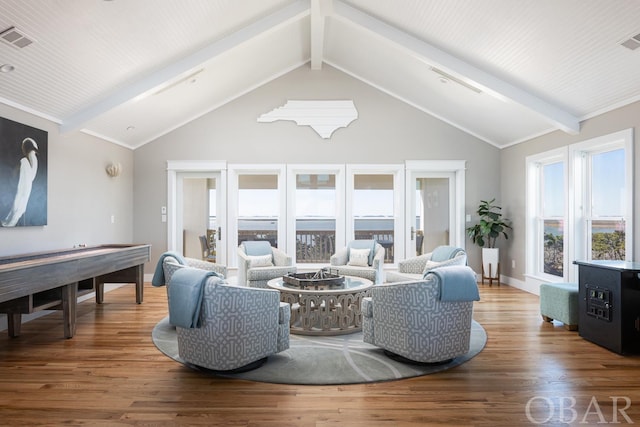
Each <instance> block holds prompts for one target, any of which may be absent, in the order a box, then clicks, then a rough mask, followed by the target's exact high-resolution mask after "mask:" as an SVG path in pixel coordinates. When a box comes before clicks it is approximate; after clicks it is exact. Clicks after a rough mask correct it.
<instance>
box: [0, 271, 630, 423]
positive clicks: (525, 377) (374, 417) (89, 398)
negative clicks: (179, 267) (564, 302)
mask: <svg viewBox="0 0 640 427" xmlns="http://www.w3.org/2000/svg"><path fill="white" fill-rule="evenodd" d="M145 287H146V289H145V301H144V303H143V304H141V305H136V304H135V303H134V302H133V301H134V297H133V296H134V292H135V290H134V286H133V285H126V286H124V287H122V288H119V289H116V290H114V291H112V292H109V293H108V294H106V295H105V303H104V304H103V305H96V304H95V303H94V302H93V301H92V300H89V301H85V302H83V303H81V304H79V306H78V324H77V333H76V335H75V337H74V338H72V339H64V338H63V329H62V316H61V314H60V313H59V312H56V313H53V314H51V315H48V316H45V317H42V318H39V319H36V320H33V321H31V322H28V323H26V324H24V325H23V327H22V335H21V336H20V337H18V338H14V339H11V338H9V337H7V335H6V331H4V332H2V334H1V336H0V425H3V426H4V425H7V426H18V425H28V426H37V425H54V426H57V425H91V426H116V425H145V426H165V425H166V426H172V425H206V426H278V427H282V426H356V427H357V426H363V427H364V426H367V427H371V426H385V427H386V426H429V425H447V426H451V425H459V426H463V425H478V426H524V425H536V424H540V425H596V424H598V423H600V424H598V425H603V424H605V423H612V422H618V423H619V424H622V425H625V424H630V421H632V422H634V423H636V424H637V423H640V357H639V356H620V355H617V354H615V353H612V352H610V351H608V350H606V349H604V348H601V347H599V346H597V345H595V344H592V343H590V342H588V341H585V340H583V339H582V338H580V337H579V336H578V333H577V332H570V331H567V330H565V329H564V328H563V326H562V325H561V324H550V323H544V322H543V321H542V319H541V317H540V314H539V311H538V297H536V296H535V295H531V294H528V293H526V292H522V291H519V290H517V289H514V288H512V287H509V286H506V285H500V286H498V285H496V284H494V285H493V286H491V287H490V286H488V285H480V291H481V298H482V300H481V301H480V302H477V303H476V304H475V312H474V318H475V319H476V320H477V321H478V322H480V323H481V324H482V325H483V326H484V328H485V329H486V331H487V334H488V342H487V346H486V348H485V349H484V350H483V351H482V352H481V353H480V354H479V355H478V356H476V357H475V358H474V359H472V360H471V361H469V362H467V363H465V364H463V365H461V366H459V367H456V368H454V369H451V370H448V371H445V372H442V373H439V374H435V375H429V376H426V377H420V378H413V379H407V380H401V381H391V382H384V383H373V384H363V385H345V386H292V385H276V384H266V383H258V382H248V381H239V380H229V379H218V378H215V377H209V376H203V375H202V374H199V373H197V372H194V371H192V370H190V369H188V368H185V367H184V366H182V365H180V364H178V363H176V362H174V361H173V360H171V359H169V358H168V357H166V356H164V355H163V354H162V353H160V352H159V351H158V350H157V349H156V348H155V346H154V345H153V343H152V341H151V330H152V328H153V326H154V325H155V324H156V323H157V322H158V321H159V320H160V319H162V318H163V317H164V316H166V314H167V304H166V293H165V289H164V288H154V287H151V286H150V285H149V284H146V285H145ZM611 396H613V397H611Z"/></svg>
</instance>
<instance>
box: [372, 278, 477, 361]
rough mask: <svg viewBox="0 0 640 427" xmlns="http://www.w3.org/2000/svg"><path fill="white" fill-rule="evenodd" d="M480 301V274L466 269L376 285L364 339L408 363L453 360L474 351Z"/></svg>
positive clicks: (373, 290)
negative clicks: (474, 325)
mask: <svg viewBox="0 0 640 427" xmlns="http://www.w3.org/2000/svg"><path fill="white" fill-rule="evenodd" d="M479 299H480V296H479V293H478V284H477V282H476V275H475V273H474V272H473V270H471V268H469V267H467V266H453V267H446V268H439V269H435V270H432V271H431V272H429V273H428V274H426V276H425V278H424V279H422V280H419V281H411V282H400V283H388V284H384V285H378V286H374V287H372V288H371V296H369V297H366V298H364V299H363V301H362V314H363V318H362V332H363V340H364V341H365V342H368V343H370V344H373V345H376V346H378V347H382V348H383V349H385V350H386V353H387V355H389V356H391V357H394V358H397V356H400V359H401V360H405V361H406V360H408V361H411V362H420V363H436V362H444V361H448V360H450V359H453V358H455V357H457V356H461V355H463V354H466V353H467V352H468V351H469V342H470V338H471V320H472V317H473V301H477V300H479Z"/></svg>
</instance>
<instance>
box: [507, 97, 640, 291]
mask: <svg viewBox="0 0 640 427" xmlns="http://www.w3.org/2000/svg"><path fill="white" fill-rule="evenodd" d="M639 127H640V102H636V103H634V104H630V105H628V106H626V107H623V108H619V109H617V110H614V111H611V112H609V113H606V114H602V115H600V116H597V117H594V118H592V119H589V120H586V121H584V122H583V123H582V125H581V129H580V133H579V134H578V135H569V134H566V133H564V132H560V131H557V132H552V133H550V134H548V135H544V136H541V137H539V138H535V139H532V140H530V141H527V142H524V143H521V144H518V145H514V146H512V147H509V148H506V149H503V150H502V151H501V156H500V158H501V160H500V168H501V175H502V177H504V179H503V180H502V182H501V189H502V191H501V194H502V207H503V211H504V213H505V216H507V217H508V218H510V219H511V220H512V221H513V232H512V233H511V234H512V237H511V238H510V239H509V241H508V242H506V243H505V244H504V245H503V246H502V247H504V248H505V249H506V251H503V252H506V253H505V254H501V256H502V261H503V262H502V264H501V273H502V274H503V275H506V276H508V277H509V278H511V279H512V280H513V283H512V284H514V285H516V286H517V285H518V284H519V283H522V282H524V273H525V270H524V268H525V250H526V242H525V174H526V171H525V159H526V157H527V156H530V155H533V154H537V153H542V152H545V151H548V150H552V149H554V148H559V147H564V146H567V145H569V144H573V143H576V142H580V141H585V140H588V139H591V138H595V137H598V136H602V135H607V134H610V133H613V132H617V131H620V130H623V129H628V128H635V130H634V134H635V136H634V137H635V139H636V141H637V139H638V128H639ZM637 147H638V145H637V142H635V141H634V153H635V158H634V164H635V165H638V164H640V150H638V148H637ZM634 180H635V181H634V187H635V195H634V199H635V201H634V209H635V212H640V197H639V195H640V176H639V174H637V173H636V174H635V177H634ZM634 221H636V222H635V224H634V228H633V229H634V234H635V235H634V236H633V246H634V260H636V261H637V260H639V259H640V257H639V251H640V246H639V245H640V234H639V233H638V231H637V225H638V223H637V220H636V219H635V218H634ZM505 257H506V258H507V259H505ZM511 260H515V261H516V268H515V269H514V268H512V267H511ZM570 261H571V262H573V260H570Z"/></svg>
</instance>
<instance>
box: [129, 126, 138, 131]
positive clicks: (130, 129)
mask: <svg viewBox="0 0 640 427" xmlns="http://www.w3.org/2000/svg"><path fill="white" fill-rule="evenodd" d="M127 130H128V131H129V132H131V131H132V130H136V127H135V126H127Z"/></svg>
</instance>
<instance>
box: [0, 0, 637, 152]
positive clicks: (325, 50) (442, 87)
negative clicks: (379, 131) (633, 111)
mask: <svg viewBox="0 0 640 427" xmlns="http://www.w3.org/2000/svg"><path fill="white" fill-rule="evenodd" d="M12 27H13V30H11V28H12ZM5 30H9V31H6V32H5V33H3V34H2V36H1V37H2V39H1V40H2V42H0V102H1V103H4V104H7V105H10V106H13V107H16V108H19V109H22V110H25V111H28V112H31V113H34V114H37V115H39V116H42V117H45V118H48V119H50V120H53V121H55V122H56V123H58V124H59V126H60V131H61V132H62V133H69V132H76V131H82V132H86V133H89V134H92V135H96V136H99V137H101V138H104V139H106V140H109V141H112V142H114V143H117V144H120V145H123V146H127V147H130V148H136V147H139V146H141V145H143V144H145V143H147V142H149V141H152V140H153V139H155V138H157V137H159V136H161V135H163V134H165V133H167V132H169V131H171V130H172V129H175V128H177V127H179V126H182V125H183V124H185V123H187V122H189V121H191V120H193V119H195V118H197V117H199V116H201V115H203V114H206V113H207V112H210V111H213V110H215V109H216V108H218V107H220V106H222V105H224V104H225V103H227V102H229V101H231V100H233V99H235V98H237V97H239V96H242V95H243V94H245V93H247V92H249V91H251V90H252V89H255V88H256V87H259V86H260V85H263V84H265V83H268V82H269V81H271V80H273V79H275V78H277V77H280V76H282V75H283V74H286V73H287V72H289V71H291V70H293V69H295V68H297V67H300V66H308V67H311V69H313V70H321V69H322V68H323V67H325V66H327V65H329V66H332V67H335V68H337V69H339V70H341V71H343V72H345V73H347V74H349V75H351V76H353V77H355V78H357V79H360V80H362V81H364V82H366V83H367V84H370V85H371V86H373V87H375V88H377V89H379V90H381V91H384V92H385V93H388V94H390V95H392V96H394V97H396V98H398V99H400V100H402V101H404V102H407V103H408V104H410V105H412V106H414V107H416V108H418V109H420V110H422V111H424V112H425V113H428V114H431V115H433V116H435V117H437V118H439V119H441V120H443V121H445V122H447V123H450V124H451V125H453V126H456V127H458V128H460V129H462V130H464V131H466V132H468V133H470V134H472V135H475V136H476V137H478V138H480V139H482V140H484V141H486V142H487V143H490V144H492V145H495V146H496V147H506V146H509V145H512V144H516V143H518V142H521V141H524V140H527V139H529V138H531V137H534V136H537V135H541V134H544V133H547V132H550V131H553V130H558V129H559V130H561V131H564V132H568V133H572V134H575V133H578V132H579V130H580V123H581V121H582V120H584V119H586V118H589V117H593V116H595V115H598V114H601V113H603V112H606V111H609V110H612V109H614V108H617V107H620V106H623V105H626V104H628V103H631V102H635V101H637V100H640V2H638V1H637V0H616V1H612V0H589V1H584V0H518V1H515V0H393V1H389V0H188V1H175V0H111V1H106V0H103V1H100V0H29V1H24V0H0V32H3V31H5ZM634 36H635V37H636V39H635V40H634V39H633V37H634ZM22 37H25V38H22ZM636 40H637V41H636ZM28 41H32V43H28ZM9 42H11V43H9ZM25 44H26V46H24V45H25ZM636 47H638V48H637V49H635V48H636ZM11 69H12V71H11Z"/></svg>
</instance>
